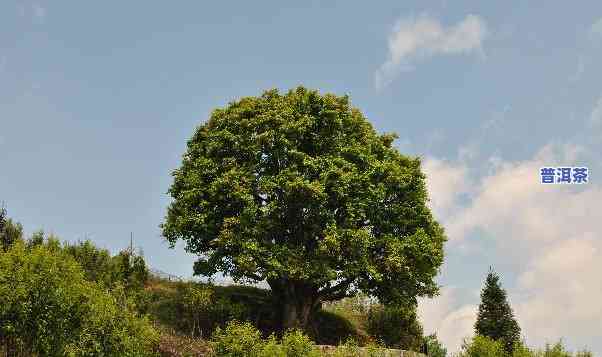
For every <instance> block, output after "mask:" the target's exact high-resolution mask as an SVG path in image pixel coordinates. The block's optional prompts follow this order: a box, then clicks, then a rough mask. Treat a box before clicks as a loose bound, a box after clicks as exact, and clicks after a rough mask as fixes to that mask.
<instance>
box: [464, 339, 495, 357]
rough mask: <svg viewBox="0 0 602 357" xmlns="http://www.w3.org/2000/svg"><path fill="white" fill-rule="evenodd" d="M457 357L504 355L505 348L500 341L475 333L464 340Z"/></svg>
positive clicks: (493, 356)
mask: <svg viewBox="0 0 602 357" xmlns="http://www.w3.org/2000/svg"><path fill="white" fill-rule="evenodd" d="M459 357H506V350H505V349H504V345H503V344H502V342H500V341H494V340H492V339H491V338H489V337H485V336H479V335H477V336H475V337H474V338H473V339H472V340H465V341H464V343H463V344H462V351H461V352H460V354H459Z"/></svg>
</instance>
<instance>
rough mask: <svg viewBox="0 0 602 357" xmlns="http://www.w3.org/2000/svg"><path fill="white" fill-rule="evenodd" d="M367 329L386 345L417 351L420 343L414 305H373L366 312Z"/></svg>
mask: <svg viewBox="0 0 602 357" xmlns="http://www.w3.org/2000/svg"><path fill="white" fill-rule="evenodd" d="M367 330H368V333H369V334H370V335H371V336H374V337H375V338H377V339H378V340H380V341H382V342H383V343H384V344H385V345H386V346H387V347H391V348H399V349H403V350H412V351H419V350H420V347H421V345H422V339H423V338H422V326H421V325H420V322H419V321H418V317H417V314H416V307H415V306H411V307H404V306H382V305H375V306H373V307H372V308H370V311H369V312H368V322H367Z"/></svg>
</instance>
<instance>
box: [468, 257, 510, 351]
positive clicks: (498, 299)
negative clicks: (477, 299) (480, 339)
mask: <svg viewBox="0 0 602 357" xmlns="http://www.w3.org/2000/svg"><path fill="white" fill-rule="evenodd" d="M475 332H476V334H477V335H480V336H486V337H489V338H491V339H493V340H496V341H501V342H502V343H503V344H504V347H505V349H506V351H508V352H512V350H513V347H514V344H515V343H518V342H520V332H521V330H520V327H519V326H518V323H517V322H516V320H515V319H514V314H513V312H512V308H511V307H510V304H509V303H508V299H507V296H506V291H505V290H504V289H502V287H501V285H500V277H499V275H498V274H497V273H496V272H494V271H493V269H491V268H489V274H488V275H487V279H486V280H485V286H484V287H483V290H481V304H480V305H479V312H478V315H477V321H476V323H475Z"/></svg>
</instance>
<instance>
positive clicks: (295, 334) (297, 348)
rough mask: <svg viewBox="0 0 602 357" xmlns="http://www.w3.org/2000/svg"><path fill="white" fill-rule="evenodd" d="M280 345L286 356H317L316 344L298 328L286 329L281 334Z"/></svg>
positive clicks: (318, 354)
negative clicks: (282, 334)
mask: <svg viewBox="0 0 602 357" xmlns="http://www.w3.org/2000/svg"><path fill="white" fill-rule="evenodd" d="M282 346H283V347H284V352H285V356H287V357H319V356H320V353H319V352H318V351H317V350H316V345H315V344H314V342H313V341H312V340H310V338H309V337H308V336H306V335H305V334H303V332H301V331H299V330H290V331H287V332H286V333H285V334H284V336H282Z"/></svg>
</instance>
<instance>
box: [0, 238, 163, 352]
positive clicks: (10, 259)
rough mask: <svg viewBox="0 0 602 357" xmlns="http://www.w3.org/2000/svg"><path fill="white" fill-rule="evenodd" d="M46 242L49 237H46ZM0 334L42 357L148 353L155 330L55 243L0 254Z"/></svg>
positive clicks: (15, 246)
mask: <svg viewBox="0 0 602 357" xmlns="http://www.w3.org/2000/svg"><path fill="white" fill-rule="evenodd" d="M50 243H52V242H50ZM0 301H1V302H2V303H1V304H0V337H1V338H2V339H4V340H10V341H14V342H15V343H16V344H19V345H21V346H22V347H24V348H25V349H27V350H30V351H31V352H33V353H37V354H39V355H43V356H63V355H77V356H81V355H106V356H149V355H152V349H153V347H154V345H155V344H156V343H157V338H158V335H157V334H156V332H155V330H154V329H153V328H152V326H151V325H150V324H149V322H148V321H147V320H145V319H144V318H140V317H138V316H136V314H135V313H133V312H131V309H130V308H129V302H128V300H127V298H126V297H125V296H124V295H119V294H117V293H116V294H111V293H109V292H108V291H107V290H105V289H103V288H102V287H101V286H99V285H98V284H96V283H94V282H92V281H88V280H86V279H85V274H84V271H83V270H82V268H81V266H80V265H79V264H78V263H77V262H76V261H75V260H74V259H73V258H72V257H70V256H69V255H68V254H66V253H65V252H64V251H62V250H61V249H57V246H56V245H55V244H47V245H45V244H38V245H36V246H33V247H31V248H28V247H26V246H25V244H24V243H23V242H16V243H15V244H13V245H12V246H11V247H10V248H9V249H8V250H7V251H6V252H4V253H1V254H0Z"/></svg>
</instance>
